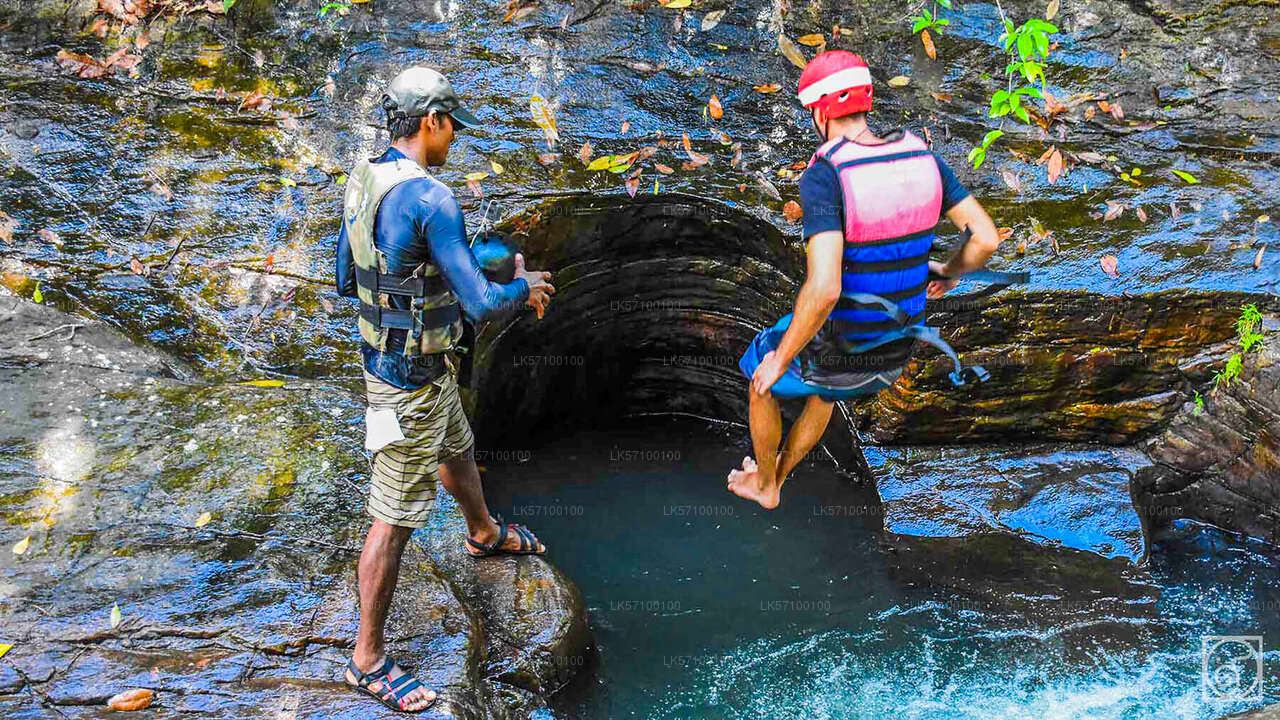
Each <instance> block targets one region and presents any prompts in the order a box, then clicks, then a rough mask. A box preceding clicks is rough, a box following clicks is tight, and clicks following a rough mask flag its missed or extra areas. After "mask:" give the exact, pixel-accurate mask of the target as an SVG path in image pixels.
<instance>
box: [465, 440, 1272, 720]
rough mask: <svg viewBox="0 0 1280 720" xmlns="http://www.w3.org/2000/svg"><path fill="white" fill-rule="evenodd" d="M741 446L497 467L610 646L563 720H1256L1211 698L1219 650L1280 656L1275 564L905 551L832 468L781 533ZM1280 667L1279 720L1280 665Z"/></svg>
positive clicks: (1259, 558)
mask: <svg viewBox="0 0 1280 720" xmlns="http://www.w3.org/2000/svg"><path fill="white" fill-rule="evenodd" d="M743 436H745V433H744V432H742V431H741V430H732V429H731V430H728V431H726V430H724V429H719V428H715V427H707V426H703V425H699V424H691V423H689V422H683V421H682V422H676V423H667V422H663V423H659V424H648V425H645V426H642V427H636V428H634V429H626V430H618V431H609V432H600V431H596V432H583V433H579V434H575V435H572V436H570V437H566V438H564V439H561V440H558V441H556V442H554V443H551V444H548V445H544V446H541V447H539V448H538V449H536V450H530V451H521V450H515V449H510V450H502V451H493V452H492V453H491V454H490V455H489V456H488V458H487V459H488V462H487V463H486V464H487V471H486V474H485V483H486V487H487V489H488V491H489V493H490V496H491V500H492V503H493V505H494V507H495V508H496V509H498V510H499V511H500V512H503V513H504V514H506V516H507V518H508V519H511V520H516V521H519V522H524V523H527V524H528V525H530V526H531V527H533V528H534V529H536V530H537V531H538V533H539V534H540V536H541V537H542V538H543V539H544V540H545V541H546V542H547V543H548V545H549V546H550V547H551V548H552V550H551V553H552V554H551V559H552V561H553V562H554V563H555V564H556V565H557V566H558V567H560V568H561V569H562V570H564V571H565V572H566V573H567V574H568V575H569V576H570V577H571V578H573V580H574V581H575V582H576V583H577V584H578V586H579V587H580V588H581V590H582V592H583V594H584V596H585V598H586V602H587V605H588V607H589V610H590V614H591V624H592V627H593V629H594V631H595V636H596V640H597V642H598V646H599V648H598V649H599V652H598V657H596V658H592V659H589V660H588V661H587V665H588V672H587V673H585V674H584V675H585V679H584V680H583V681H582V682H579V683H577V684H576V686H574V687H571V688H570V689H569V690H567V691H566V692H564V693H562V694H561V695H560V696H558V698H557V705H556V707H555V708H554V709H553V711H551V712H550V713H549V716H551V717H556V718H604V717H640V718H684V719H690V718H738V717H757V718H887V717H895V718H1064V719H1066V718H1081V719H1083V718H1090V719H1092V718H1155V717H1161V718H1215V717H1219V716H1221V715H1223V714H1226V713H1227V712H1230V711H1234V710H1239V709H1243V708H1246V707H1250V706H1253V705H1257V704H1259V702H1260V701H1255V702H1236V703H1231V702H1221V701H1217V700H1213V699H1206V698H1205V696H1204V690H1203V688H1202V683H1201V652H1202V650H1201V643H1202V636H1205V635H1237V634H1239V635H1262V636H1263V638H1264V640H1266V639H1268V638H1275V637H1280V572H1277V566H1278V563H1277V561H1276V560H1275V559H1273V558H1269V557H1267V556H1265V555H1263V554H1261V553H1259V552H1258V549H1257V548H1256V547H1253V546H1250V545H1246V544H1242V543H1240V542H1237V541H1235V540H1232V539H1229V538H1227V537H1225V536H1223V535H1222V534H1221V533H1218V532H1216V531H1214V530H1211V529H1207V528H1201V527H1198V526H1194V525H1182V526H1179V527H1177V528H1176V529H1175V531H1174V532H1173V533H1172V535H1171V537H1169V538H1167V539H1165V540H1163V541H1162V542H1161V543H1160V544H1158V546H1157V548H1156V551H1155V553H1154V558H1153V560H1152V562H1151V564H1150V566H1149V567H1147V568H1145V569H1134V568H1131V567H1130V566H1127V565H1125V564H1124V563H1119V562H1108V561H1102V560H1096V559H1094V558H1093V557H1092V556H1089V555H1085V554H1079V553H1071V554H1063V553H1059V552H1057V551H1053V550H1050V549H1046V548H1038V547H1035V546H1029V545H1025V544H1022V543H1021V542H1014V543H1003V544H1002V543H1001V542H995V543H986V542H982V543H977V544H972V543H968V544H966V543H955V542H953V541H943V542H942V543H936V544H925V545H918V544H914V543H908V542H903V541H891V540H890V539H888V538H886V537H885V536H884V534H883V532H882V531H881V518H880V517H879V515H878V500H877V497H876V493H875V491H874V489H873V488H871V487H868V486H859V485H856V484H853V483H852V482H851V481H850V480H848V479H844V478H841V477H840V476H838V474H837V473H836V472H835V471H834V468H832V467H831V466H830V465H828V464H825V463H822V462H818V461H815V462H812V463H809V464H807V465H805V466H803V467H802V468H801V469H800V470H799V471H798V472H797V474H796V475H795V477H794V478H793V479H792V481H791V482H790V483H789V484H788V485H787V487H786V488H785V489H784V496H783V504H782V506H781V507H780V508H779V509H777V510H775V511H772V512H767V513H766V512H764V511H762V510H760V509H759V508H758V507H756V506H754V505H750V504H748V503H747V502H745V501H741V500H739V499H737V498H736V497H734V496H732V495H730V494H729V493H727V492H726V491H725V489H724V476H725V473H726V472H727V470H728V469H729V467H730V466H731V465H733V464H735V463H736V462H738V461H740V460H741V458H742V455H743V454H744V447H745V443H744V437H743ZM1015 558H1016V561H1014V560H1015ZM1011 561H1014V562H1011ZM1010 567H1016V568H1038V569H1035V570H1030V569H1028V570H1025V571H1023V570H1016V571H1015V572H1017V573H1023V572H1025V577H1022V576H1010V575H1008V573H1007V572H1006V569H1007V568H1010ZM1272 642H1274V641H1272ZM1226 651H1227V648H1220V649H1219V650H1218V651H1217V654H1218V655H1223V654H1224V653H1225V652H1226ZM1265 659H1266V664H1267V665H1269V666H1270V667H1269V668H1267V671H1266V676H1265V677H1264V678H1263V688H1264V694H1263V699H1264V700H1269V701H1272V702H1274V701H1276V700H1277V699H1278V696H1277V689H1278V688H1280V677H1278V676H1277V670H1278V669H1280V662H1278V661H1280V654H1277V653H1274V652H1273V653H1270V654H1268V655H1267V656H1266V658H1265ZM1211 662H1213V663H1218V660H1217V659H1211ZM1220 665H1221V663H1218V666H1220ZM1215 667H1216V666H1215ZM1223 677H1224V676H1223Z"/></svg>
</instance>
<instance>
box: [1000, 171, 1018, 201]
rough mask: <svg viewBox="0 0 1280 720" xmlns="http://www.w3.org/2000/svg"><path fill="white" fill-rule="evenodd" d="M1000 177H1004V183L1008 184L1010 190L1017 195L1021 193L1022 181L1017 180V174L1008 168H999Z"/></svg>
mask: <svg viewBox="0 0 1280 720" xmlns="http://www.w3.org/2000/svg"><path fill="white" fill-rule="evenodd" d="M1000 177H1002V178H1004V184H1005V185H1008V186H1009V189H1010V190H1012V191H1014V192H1016V193H1018V194H1019V195H1021V194H1022V183H1021V182H1020V181H1019V180H1018V176H1017V175H1014V174H1013V173H1011V172H1009V171H1008V170H1001V171H1000Z"/></svg>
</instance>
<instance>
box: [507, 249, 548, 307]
mask: <svg viewBox="0 0 1280 720" xmlns="http://www.w3.org/2000/svg"><path fill="white" fill-rule="evenodd" d="M519 278H524V281H525V282H527V283H529V299H528V300H526V301H525V303H524V304H525V305H528V306H529V307H531V308H533V309H534V310H535V311H536V312H537V313H538V319H539V320H541V319H542V315H543V313H545V312H546V311H547V306H548V305H550V304H551V296H552V295H555V294H556V288H555V286H554V285H552V284H551V273H549V272H547V271H545V270H525V269H524V255H523V254H521V253H516V279H519Z"/></svg>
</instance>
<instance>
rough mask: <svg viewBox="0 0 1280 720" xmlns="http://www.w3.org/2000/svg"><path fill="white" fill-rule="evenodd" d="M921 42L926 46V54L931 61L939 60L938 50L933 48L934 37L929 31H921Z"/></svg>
mask: <svg viewBox="0 0 1280 720" xmlns="http://www.w3.org/2000/svg"><path fill="white" fill-rule="evenodd" d="M920 42H921V43H923V44H924V54H925V55H928V56H929V59H930V60H937V59H938V49H937V48H936V47H934V46H933V36H931V35H930V34H929V31H928V30H921V31H920Z"/></svg>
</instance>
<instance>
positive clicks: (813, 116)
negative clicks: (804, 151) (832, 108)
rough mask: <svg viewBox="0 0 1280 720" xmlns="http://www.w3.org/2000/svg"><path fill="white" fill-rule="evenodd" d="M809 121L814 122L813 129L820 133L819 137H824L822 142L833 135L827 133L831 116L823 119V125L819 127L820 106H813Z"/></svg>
mask: <svg viewBox="0 0 1280 720" xmlns="http://www.w3.org/2000/svg"><path fill="white" fill-rule="evenodd" d="M809 122H811V123H813V131H814V132H816V133H818V137H819V138H821V139H822V142H826V141H827V140H828V139H830V137H831V136H830V135H829V134H828V133H827V126H828V125H829V124H830V123H831V118H825V119H823V121H822V127H818V108H812V109H811V110H810V111H809Z"/></svg>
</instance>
